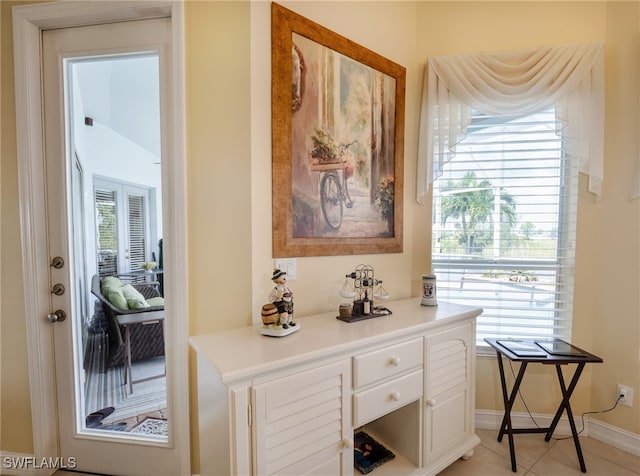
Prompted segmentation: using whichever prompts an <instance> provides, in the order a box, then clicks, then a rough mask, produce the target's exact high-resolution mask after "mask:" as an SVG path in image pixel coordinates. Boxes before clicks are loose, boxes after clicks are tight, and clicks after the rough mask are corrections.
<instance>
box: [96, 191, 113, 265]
mask: <svg viewBox="0 0 640 476" xmlns="http://www.w3.org/2000/svg"><path fill="white" fill-rule="evenodd" d="M95 207H96V224H97V228H98V230H97V235H98V236H97V238H98V240H97V241H98V275H99V276H110V275H114V274H118V216H117V202H116V192H115V191H113V190H100V189H95Z"/></svg>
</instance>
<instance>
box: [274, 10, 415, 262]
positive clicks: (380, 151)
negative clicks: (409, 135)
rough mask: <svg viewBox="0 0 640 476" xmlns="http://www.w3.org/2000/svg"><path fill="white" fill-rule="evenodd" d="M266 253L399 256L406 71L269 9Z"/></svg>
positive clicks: (286, 12) (317, 27)
mask: <svg viewBox="0 0 640 476" xmlns="http://www.w3.org/2000/svg"><path fill="white" fill-rule="evenodd" d="M271 49H272V83H271V101H272V116H273V117H272V174H273V176H272V185H273V190H272V215H273V256H274V257H296V256H328V255H354V254H369V253H399V252H402V225H403V223H402V205H403V204H402V198H403V191H404V181H403V166H404V165H403V164H404V144H403V140H404V97H405V82H406V69H405V68H404V67H402V66H400V65H398V64H396V63H394V62H392V61H389V60H388V59H385V58H383V57H382V56H380V55H379V54H377V53H374V52H373V51H370V50H368V49H366V48H364V47H362V46H359V45H357V44H356V43H354V42H353V41H351V40H349V39H347V38H345V37H343V36H341V35H338V34H336V33H334V32H332V31H331V30H328V29H327V28H324V27H322V26H321V25H318V24H317V23H314V22H312V21H311V20H309V19H307V18H304V17H302V16H300V15H298V14H296V13H294V12H292V11H291V10H288V9H286V8H284V7H282V6H280V5H278V4H276V3H273V4H272V7H271Z"/></svg>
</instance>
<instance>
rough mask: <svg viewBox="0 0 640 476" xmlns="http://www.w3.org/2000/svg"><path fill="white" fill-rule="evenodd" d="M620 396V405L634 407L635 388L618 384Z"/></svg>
mask: <svg viewBox="0 0 640 476" xmlns="http://www.w3.org/2000/svg"><path fill="white" fill-rule="evenodd" d="M617 395H618V396H620V395H622V398H621V399H620V404H622V405H626V406H628V407H631V406H633V388H632V387H627V386H626V385H622V384H618V394H617Z"/></svg>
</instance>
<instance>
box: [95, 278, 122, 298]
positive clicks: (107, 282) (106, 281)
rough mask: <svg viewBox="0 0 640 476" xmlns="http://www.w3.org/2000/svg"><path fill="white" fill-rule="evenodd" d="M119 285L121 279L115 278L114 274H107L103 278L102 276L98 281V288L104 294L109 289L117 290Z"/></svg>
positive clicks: (108, 291) (120, 285)
mask: <svg viewBox="0 0 640 476" xmlns="http://www.w3.org/2000/svg"><path fill="white" fill-rule="evenodd" d="M121 287H122V281H120V279H119V278H116V277H115V276H107V277H105V278H102V281H101V282H100V290H101V291H102V294H104V295H105V296H106V295H108V294H109V293H110V292H111V291H117V290H118V289H120V288H121Z"/></svg>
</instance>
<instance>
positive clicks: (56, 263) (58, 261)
mask: <svg viewBox="0 0 640 476" xmlns="http://www.w3.org/2000/svg"><path fill="white" fill-rule="evenodd" d="M63 266H64V260H63V259H62V258H61V257H60V256H56V257H55V258H53V259H52V260H51V267H52V268H56V269H60V268H62V267H63Z"/></svg>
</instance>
